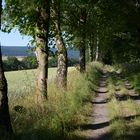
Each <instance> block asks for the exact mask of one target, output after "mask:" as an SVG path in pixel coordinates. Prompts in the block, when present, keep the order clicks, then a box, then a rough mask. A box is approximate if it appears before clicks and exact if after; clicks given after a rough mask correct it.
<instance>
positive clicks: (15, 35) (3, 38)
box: [0, 30, 30, 46]
mask: <svg viewBox="0 0 140 140" xmlns="http://www.w3.org/2000/svg"><path fill="white" fill-rule="evenodd" d="M29 41H30V38H29V37H28V36H24V37H23V36H21V35H20V33H19V32H18V31H15V30H13V31H12V32H11V33H9V34H8V33H3V32H0V42H1V45H2V46H27V44H28V43H29Z"/></svg>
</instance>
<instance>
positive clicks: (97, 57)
mask: <svg viewBox="0 0 140 140" xmlns="http://www.w3.org/2000/svg"><path fill="white" fill-rule="evenodd" d="M96 41H97V42H96V55H95V61H99V35H98V31H97V40H96Z"/></svg>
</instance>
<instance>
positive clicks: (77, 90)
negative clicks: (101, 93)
mask: <svg viewBox="0 0 140 140" xmlns="http://www.w3.org/2000/svg"><path fill="white" fill-rule="evenodd" d="M98 65H99V64H90V66H88V68H87V72H86V74H80V73H79V71H76V70H74V68H70V71H71V72H70V73H69V75H68V88H67V91H65V90H58V89H57V88H56V87H55V84H54V80H50V81H49V83H48V101H46V102H44V103H43V104H42V105H36V104H35V103H34V89H33V88H31V87H32V86H33V87H34V79H35V70H29V71H17V72H11V73H10V72H8V73H6V77H7V79H8V83H9V86H10V87H9V94H10V98H9V107H10V114H11V121H12V125H13V129H14V132H15V135H16V137H17V139H18V140H19V139H21V140H46V139H48V140H56V139H57V140H63V139H73V138H75V137H76V134H77V133H76V131H74V130H75V127H76V128H77V127H78V126H79V125H81V124H83V123H84V122H85V117H84V116H85V115H87V114H88V113H89V111H90V105H89V102H90V101H91V99H92V96H93V92H91V90H92V89H91V87H92V84H93V83H91V82H92V81H94V80H95V81H97V79H98V77H99V75H100V74H99V70H98V69H100V68H99V66H98ZM55 73H56V69H50V74H49V76H50V77H54V75H55ZM51 79H53V78H51ZM13 82H14V83H13ZM24 87H25V88H24ZM28 88H29V89H30V90H28ZM91 93H92V94H91Z"/></svg>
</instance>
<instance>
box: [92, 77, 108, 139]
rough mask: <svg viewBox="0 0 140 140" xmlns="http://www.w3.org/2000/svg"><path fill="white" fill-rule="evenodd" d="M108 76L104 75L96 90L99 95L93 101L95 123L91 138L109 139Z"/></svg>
mask: <svg viewBox="0 0 140 140" xmlns="http://www.w3.org/2000/svg"><path fill="white" fill-rule="evenodd" d="M106 79H107V77H106V76H105V75H103V76H102V78H101V79H100V83H99V88H98V89H97V90H96V92H97V96H96V98H95V100H94V102H93V104H94V111H93V114H92V117H93V124H92V130H93V132H92V136H90V139H89V140H109V139H110V136H109V117H108V109H107V101H106V99H107V97H106V94H107V91H108V90H107V88H106V86H107V82H106Z"/></svg>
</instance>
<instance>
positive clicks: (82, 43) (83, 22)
mask: <svg viewBox="0 0 140 140" xmlns="http://www.w3.org/2000/svg"><path fill="white" fill-rule="evenodd" d="M86 20H87V12H86V9H81V15H80V27H81V40H80V48H79V51H80V60H79V61H80V62H79V63H80V72H81V73H84V72H85V70H86V30H85V29H86Z"/></svg>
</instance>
